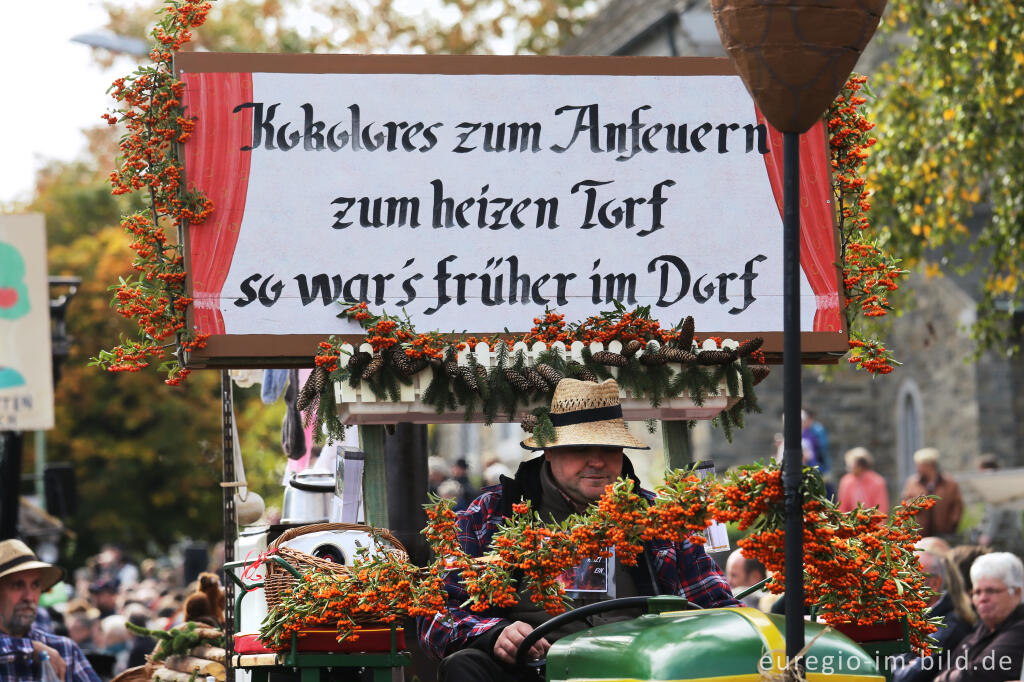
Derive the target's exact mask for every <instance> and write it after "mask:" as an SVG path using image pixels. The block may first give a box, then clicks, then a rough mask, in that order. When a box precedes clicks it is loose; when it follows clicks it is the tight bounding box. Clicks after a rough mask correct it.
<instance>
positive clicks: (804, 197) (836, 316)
mask: <svg viewBox="0 0 1024 682" xmlns="http://www.w3.org/2000/svg"><path fill="white" fill-rule="evenodd" d="M757 122H758V123H760V124H763V125H764V126H765V127H766V128H767V129H768V147H769V152H768V153H767V154H765V155H764V163H765V166H766V167H767V169H768V179H769V180H770V181H771V184H772V193H773V194H774V195H775V203H776V204H777V205H778V207H779V215H780V216H781V215H782V133H780V132H779V131H778V130H776V129H775V128H773V127H772V126H771V125H770V124H769V123H768V122H767V121H766V120H765V118H764V116H763V115H762V114H761V111H760V110H758V112H757ZM823 126H824V124H823V123H822V122H821V121H818V122H817V123H816V124H814V127H812V128H811V129H810V130H808V131H807V132H806V133H804V134H803V135H801V136H800V267H801V268H802V269H803V271H804V275H805V276H806V277H807V281H808V282H809V283H810V285H811V289H812V290H813V291H814V297H815V300H816V303H817V306H816V311H815V313H814V331H816V332H840V331H842V329H843V326H842V321H841V317H840V310H839V291H838V284H837V280H838V264H837V263H836V242H835V224H834V222H833V217H832V210H833V209H832V187H831V184H830V180H829V178H830V175H829V159H830V156H829V150H828V148H827V144H826V138H825V131H824V129H823Z"/></svg>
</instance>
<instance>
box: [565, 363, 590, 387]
mask: <svg viewBox="0 0 1024 682" xmlns="http://www.w3.org/2000/svg"><path fill="white" fill-rule="evenodd" d="M569 367H570V368H571V369H572V370H573V373H574V374H575V375H576V376H577V377H578V378H579V380H580V381H593V382H594V383H597V377H596V376H594V373H593V372H591V371H590V370H589V369H587V366H586V365H584V364H581V363H579V362H576V361H575V360H572V361H570V362H569Z"/></svg>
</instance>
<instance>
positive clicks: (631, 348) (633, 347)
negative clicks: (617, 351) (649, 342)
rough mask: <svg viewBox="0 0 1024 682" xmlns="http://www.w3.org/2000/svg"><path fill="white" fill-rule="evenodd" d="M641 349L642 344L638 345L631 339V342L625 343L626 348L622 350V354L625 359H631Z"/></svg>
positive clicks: (638, 343) (637, 342)
mask: <svg viewBox="0 0 1024 682" xmlns="http://www.w3.org/2000/svg"><path fill="white" fill-rule="evenodd" d="M643 347H644V345H643V344H642V343H640V342H639V341H637V340H636V339H633V340H632V341H630V342H629V343H627V344H626V346H625V347H624V348H623V349H622V354H623V355H625V356H626V357H627V358H631V357H633V356H634V355H636V354H637V352H638V351H639V350H640V349H641V348H643Z"/></svg>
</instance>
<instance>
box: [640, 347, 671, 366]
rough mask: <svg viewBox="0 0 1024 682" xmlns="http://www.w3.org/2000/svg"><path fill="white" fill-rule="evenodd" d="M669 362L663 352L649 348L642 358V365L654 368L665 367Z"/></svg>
mask: <svg viewBox="0 0 1024 682" xmlns="http://www.w3.org/2000/svg"><path fill="white" fill-rule="evenodd" d="M666 362H668V358H667V357H665V354H664V353H663V352H662V351H661V350H655V349H653V348H647V349H645V350H644V354H643V355H641V356H640V364H641V365H647V366H648V367H652V366H655V365H664V364H665V363H666Z"/></svg>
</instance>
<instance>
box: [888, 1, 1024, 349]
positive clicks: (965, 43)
mask: <svg viewBox="0 0 1024 682" xmlns="http://www.w3.org/2000/svg"><path fill="white" fill-rule="evenodd" d="M886 26H887V29H886V34H885V35H886V36H887V37H888V39H889V41H890V46H889V47H890V49H891V50H893V51H894V52H895V54H896V57H895V59H893V60H891V61H889V62H887V63H886V64H884V65H883V66H882V68H881V69H880V72H879V74H878V75H877V76H876V77H874V78H872V84H873V85H874V87H875V90H876V92H877V98H876V99H875V100H874V101H873V102H872V103H871V114H870V116H871V118H872V120H874V121H875V122H876V123H877V124H878V128H877V133H878V145H877V147H876V148H875V149H874V150H873V152H872V155H871V157H870V158H869V159H868V163H869V165H870V168H871V176H870V177H869V184H870V185H871V186H872V187H874V188H875V196H874V198H873V199H872V202H871V203H872V205H873V210H874V211H876V216H877V218H876V219H875V222H876V223H877V225H878V226H879V227H885V228H887V229H886V234H885V236H886V238H887V239H888V241H889V244H890V246H891V248H893V249H894V250H895V251H896V253H897V254H898V255H901V256H903V257H904V258H905V259H907V262H908V263H911V264H913V263H922V262H923V263H924V265H925V268H926V272H929V273H931V274H934V273H937V272H939V271H940V270H942V269H945V268H946V267H947V265H946V264H947V263H956V264H957V265H959V266H960V267H961V269H962V270H968V269H983V272H984V274H983V275H982V276H981V291H980V299H979V308H978V315H977V322H976V323H975V326H974V330H973V331H974V333H975V336H976V338H977V339H978V341H979V342H980V345H981V347H986V346H990V345H993V344H999V343H1002V342H1004V341H1005V340H1006V339H1007V337H1008V335H1009V334H1010V333H1011V332H1012V328H1011V326H1010V325H1008V324H1007V322H1008V320H1009V319H1010V318H1009V312H1012V311H1013V310H1014V309H1017V310H1019V309H1020V307H1021V304H1024V278H1022V268H1024V127H1022V117H1021V110H1022V107H1024V7H1022V6H1021V5H1020V3H1019V2H1015V1H1014V0H1002V1H993V2H979V1H977V0H939V1H936V2H917V1H915V0H894V2H892V3H890V9H889V14H888V16H887V20H886ZM908 41H909V43H908ZM964 247H969V248H964ZM960 251H963V252H966V253H967V254H968V255H967V256H966V258H964V257H963V255H962V254H961V253H959V252H960ZM948 267H951V266H948Z"/></svg>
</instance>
